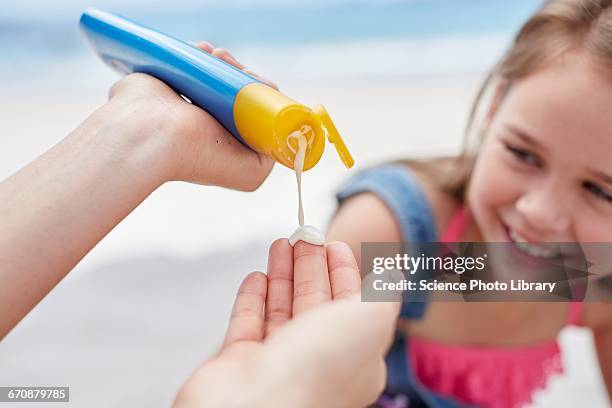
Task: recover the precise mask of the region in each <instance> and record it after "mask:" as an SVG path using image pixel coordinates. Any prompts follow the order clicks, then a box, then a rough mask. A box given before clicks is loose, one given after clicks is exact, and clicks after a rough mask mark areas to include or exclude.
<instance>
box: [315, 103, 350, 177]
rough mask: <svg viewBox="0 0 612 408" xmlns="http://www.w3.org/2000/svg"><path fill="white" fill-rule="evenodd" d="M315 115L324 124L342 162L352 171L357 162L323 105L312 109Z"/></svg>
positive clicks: (328, 138) (328, 137)
mask: <svg viewBox="0 0 612 408" xmlns="http://www.w3.org/2000/svg"><path fill="white" fill-rule="evenodd" d="M312 110H313V112H314V113H315V115H317V116H318V118H319V120H320V121H321V123H322V124H323V127H324V128H325V131H326V132H327V140H329V142H330V143H332V144H333V145H334V147H335V148H336V152H338V156H340V160H342V163H344V165H345V166H346V168H347V169H350V168H351V167H353V165H354V164H355V160H353V156H351V153H350V152H349V150H348V148H347V147H346V144H344V140H342V137H341V136H340V133H338V129H336V126H335V125H334V122H332V120H331V118H330V117H329V114H328V113H327V110H326V109H325V108H324V107H323V105H315V106H313V108H312Z"/></svg>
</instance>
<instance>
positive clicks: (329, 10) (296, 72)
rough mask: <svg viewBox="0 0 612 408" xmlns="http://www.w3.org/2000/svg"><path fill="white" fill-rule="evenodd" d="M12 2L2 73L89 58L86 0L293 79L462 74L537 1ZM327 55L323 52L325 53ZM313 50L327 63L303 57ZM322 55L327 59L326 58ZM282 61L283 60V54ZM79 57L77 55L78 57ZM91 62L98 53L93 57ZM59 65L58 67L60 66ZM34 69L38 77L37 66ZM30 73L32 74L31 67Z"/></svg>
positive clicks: (2, 20)
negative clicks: (83, 25) (82, 27)
mask: <svg viewBox="0 0 612 408" xmlns="http://www.w3.org/2000/svg"><path fill="white" fill-rule="evenodd" d="M3 1H5V0H3ZM37 3H38V4H36V3H35V2H32V1H25V2H22V3H19V4H11V5H10V6H9V4H8V2H7V4H6V7H1V9H2V10H3V12H2V14H1V15H0V50H2V58H0V70H1V72H2V74H3V76H4V77H5V78H6V76H7V75H9V76H10V75H11V74H12V75H15V76H19V77H21V76H22V75H28V77H29V78H30V79H32V80H36V78H37V77H40V70H41V64H46V65H45V66H46V67H48V68H47V69H50V70H54V69H57V71H58V76H61V66H63V65H64V64H65V63H66V62H67V61H71V64H74V63H77V62H78V63H83V62H84V61H88V62H91V61H95V60H94V59H93V58H92V53H90V52H88V49H87V45H86V43H85V41H83V38H82V37H81V36H80V34H79V33H78V19H79V16H80V13H81V12H82V11H83V10H84V9H85V8H86V7H88V6H95V7H98V8H102V9H104V10H107V11H111V12H115V13H117V14H120V15H123V16H126V17H128V18H130V19H132V20H135V21H137V22H140V23H142V24H145V25H148V26H150V27H154V28H156V29H158V30H160V31H162V32H165V33H168V34H170V35H173V36H175V37H177V38H179V39H182V40H185V41H192V40H193V41H195V40H203V39H205V40H208V41H211V42H212V43H214V44H215V45H217V46H222V47H225V48H229V49H231V50H232V51H233V52H235V53H236V54H238V55H240V56H241V58H242V59H243V60H245V61H247V62H248V63H250V64H252V65H254V66H257V67H258V68H259V69H260V70H261V71H263V72H269V71H271V73H273V74H274V73H275V72H274V67H276V66H278V65H279V62H284V64H283V63H281V64H280V65H281V66H285V67H286V62H287V61H292V64H290V69H289V70H288V71H287V70H283V73H284V74H286V75H287V76H288V77H291V78H293V79H295V78H296V77H297V78H319V77H331V78H333V77H337V76H343V75H345V74H346V71H347V70H346V66H347V65H348V64H350V65H351V70H350V72H351V75H353V76H360V77H363V76H377V77H380V76H397V75H414V74H417V75H418V74H422V75H425V74H431V73H434V74H435V73H445V72H448V73H464V72H472V71H474V70H478V69H481V68H482V67H483V66H487V65H490V64H491V63H492V62H493V61H495V60H496V59H497V58H498V57H499V50H500V49H502V48H503V44H505V43H507V42H508V41H510V40H511V38H512V36H513V34H514V31H515V30H516V29H517V27H518V26H519V25H520V23H521V22H522V21H523V20H524V19H525V18H526V17H527V16H528V15H529V14H530V13H531V12H533V10H535V9H536V8H537V7H538V6H539V4H540V3H541V2H540V1H538V0H514V1H512V2H511V3H508V2H501V1H490V0H411V1H407V0H404V1H384V0H369V1H363V0H334V1H317V0H312V1H309V2H303V1H295V0H294V1H283V2H280V1H273V0H267V1H259V2H253V1H247V0H234V1H210V0H209V1H193V0H177V1H163V2H162V1H152V2H119V1H117V0H100V1H97V2H94V3H85V2H78V1H73V0H59V1H54V2H48V3H42V2H37ZM322 54H323V55H322ZM312 56H316V57H317V58H315V59H316V60H317V61H321V60H324V61H327V62H328V63H324V64H308V61H310V60H312V58H311V57H312ZM322 57H323V58H322ZM279 60H282V61H279ZM75 61H76V62H75ZM96 63H97V61H96ZM58 66H59V67H58ZM36 72H38V75H36V74H35V73H36ZM32 74H34V75H32Z"/></svg>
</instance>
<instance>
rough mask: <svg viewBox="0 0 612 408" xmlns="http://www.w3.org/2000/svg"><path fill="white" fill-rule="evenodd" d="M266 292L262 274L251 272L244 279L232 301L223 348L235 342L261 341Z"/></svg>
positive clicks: (265, 281)
mask: <svg viewBox="0 0 612 408" xmlns="http://www.w3.org/2000/svg"><path fill="white" fill-rule="evenodd" d="M266 290H267V280H266V275H264V274H263V273H261V272H253V273H250V274H249V275H247V277H246V278H244V280H243V281H242V284H241V285H240V289H238V294H237V295H236V300H235V301H234V307H233V308H232V315H231V317H230V322H229V327H228V328H227V332H226V334H225V340H224V342H223V348H225V347H227V346H229V345H231V344H233V343H235V342H237V341H245V340H247V341H261V340H263V336H264V319H263V308H264V303H265V300H266Z"/></svg>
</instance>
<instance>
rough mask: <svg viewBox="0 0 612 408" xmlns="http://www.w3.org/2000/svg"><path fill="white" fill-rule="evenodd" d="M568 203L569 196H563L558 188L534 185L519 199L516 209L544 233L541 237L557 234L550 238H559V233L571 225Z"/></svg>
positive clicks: (530, 224) (532, 226) (527, 221)
mask: <svg viewBox="0 0 612 408" xmlns="http://www.w3.org/2000/svg"><path fill="white" fill-rule="evenodd" d="M568 204H569V203H568V198H567V197H561V194H559V189H558V188H555V187H552V188H540V186H534V187H533V188H532V189H531V190H529V191H528V192H526V193H525V194H523V196H522V197H521V198H520V199H519V200H518V201H517V203H516V209H517V211H518V212H519V213H520V214H521V215H522V216H523V218H524V220H525V221H526V223H527V224H528V225H529V226H530V227H531V228H533V230H534V231H538V232H540V233H541V234H543V235H544V236H543V237H541V238H546V237H547V235H549V234H551V235H552V234H555V235H552V236H551V237H549V238H552V239H553V240H558V239H559V238H560V237H558V234H560V233H563V232H566V231H568V230H569V227H570V219H571V218H570V216H569V211H568Z"/></svg>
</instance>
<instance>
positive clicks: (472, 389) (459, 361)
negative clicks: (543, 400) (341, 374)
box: [408, 207, 582, 408]
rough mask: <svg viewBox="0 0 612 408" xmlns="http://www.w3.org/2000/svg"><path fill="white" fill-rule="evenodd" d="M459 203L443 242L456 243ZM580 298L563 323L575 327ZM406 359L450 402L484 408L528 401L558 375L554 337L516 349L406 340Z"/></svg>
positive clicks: (462, 220) (463, 222)
mask: <svg viewBox="0 0 612 408" xmlns="http://www.w3.org/2000/svg"><path fill="white" fill-rule="evenodd" d="M468 221H469V213H468V211H467V210H466V208H465V207H461V209H459V210H458V211H457V213H456V214H455V215H454V217H453V219H452V220H451V223H450V224H449V226H448V228H447V230H446V231H445V233H444V235H443V238H442V241H443V242H457V241H458V240H459V238H460V237H461V235H462V232H463V231H464V229H465V228H466V226H467V225H468ZM581 312H582V303H581V302H572V303H570V304H569V313H568V316H567V324H570V325H579V323H580V316H581ZM409 342H410V347H409V350H408V361H409V364H411V368H412V370H413V372H414V373H415V374H416V377H417V378H418V380H419V382H420V383H421V384H423V385H425V386H426V387H427V388H429V389H430V390H432V391H434V392H436V393H438V394H440V395H446V396H452V397H453V398H455V399H456V400H458V401H460V402H463V403H466V404H475V405H478V406H484V407H495V408H514V407H521V406H524V405H525V404H528V403H530V402H531V398H532V395H533V393H534V391H536V390H538V389H543V388H545V386H546V383H547V380H548V377H549V376H550V375H551V374H555V373H562V372H563V366H562V363H561V355H560V350H559V345H558V343H557V341H556V340H554V341H550V342H544V343H538V344H533V345H530V346H526V347H525V346H522V347H476V346H463V345H449V344H442V343H438V342H433V341H429V340H425V339H421V338H418V337H415V336H410V338H409Z"/></svg>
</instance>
